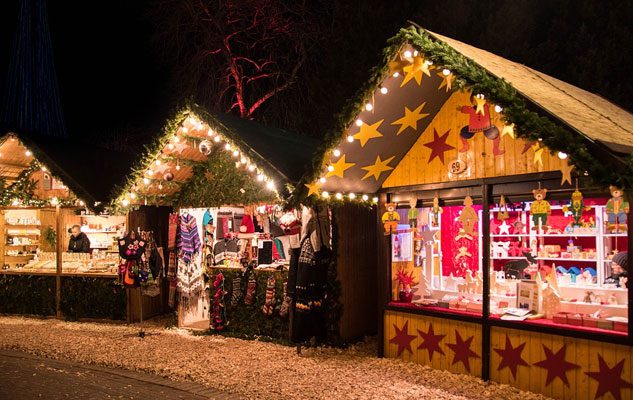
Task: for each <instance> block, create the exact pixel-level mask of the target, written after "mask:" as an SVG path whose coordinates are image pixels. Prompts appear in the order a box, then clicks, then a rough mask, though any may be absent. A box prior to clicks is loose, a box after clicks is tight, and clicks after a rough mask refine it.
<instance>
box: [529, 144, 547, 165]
mask: <svg viewBox="0 0 633 400" xmlns="http://www.w3.org/2000/svg"><path fill="white" fill-rule="evenodd" d="M532 149H533V150H534V165H536V164H541V167H542V166H543V150H545V148H543V147H541V145H540V144H538V143H536V144H535V145H534V146H532Z"/></svg>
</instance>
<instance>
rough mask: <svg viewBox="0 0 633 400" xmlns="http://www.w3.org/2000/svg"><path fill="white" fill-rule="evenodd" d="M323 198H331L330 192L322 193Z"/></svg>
mask: <svg viewBox="0 0 633 400" xmlns="http://www.w3.org/2000/svg"><path fill="white" fill-rule="evenodd" d="M321 196H323V197H324V198H326V199H327V198H328V197H330V194H329V193H328V192H323V193H321Z"/></svg>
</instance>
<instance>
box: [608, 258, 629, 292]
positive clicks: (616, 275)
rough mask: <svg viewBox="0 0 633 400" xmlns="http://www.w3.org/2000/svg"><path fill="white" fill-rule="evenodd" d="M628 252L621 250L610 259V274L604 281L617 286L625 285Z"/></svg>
mask: <svg viewBox="0 0 633 400" xmlns="http://www.w3.org/2000/svg"><path fill="white" fill-rule="evenodd" d="M628 267H629V252H628V251H621V252H619V253H617V254H616V255H614V256H613V258H612V259H611V275H610V276H609V277H607V279H605V280H604V283H610V284H615V285H616V286H617V287H621V285H624V286H627V287H628V285H627V280H628V271H627V269H628Z"/></svg>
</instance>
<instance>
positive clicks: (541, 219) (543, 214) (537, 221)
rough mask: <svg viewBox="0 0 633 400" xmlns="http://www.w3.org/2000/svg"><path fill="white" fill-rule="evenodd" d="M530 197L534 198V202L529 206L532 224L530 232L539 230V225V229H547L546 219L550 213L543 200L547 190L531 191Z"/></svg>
mask: <svg viewBox="0 0 633 400" xmlns="http://www.w3.org/2000/svg"><path fill="white" fill-rule="evenodd" d="M532 195H533V196H534V201H533V202H532V205H531V206H530V211H531V212H532V222H534V226H533V227H532V230H537V229H539V225H540V226H541V228H547V227H548V226H547V217H548V216H549V215H550V214H551V213H552V210H551V208H550V205H549V202H548V201H547V200H545V196H546V195H547V189H541V188H538V189H534V190H532Z"/></svg>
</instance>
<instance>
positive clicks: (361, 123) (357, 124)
mask: <svg viewBox="0 0 633 400" xmlns="http://www.w3.org/2000/svg"><path fill="white" fill-rule="evenodd" d="M356 126H363V120H362V119H360V118H359V119H357V120H356Z"/></svg>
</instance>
